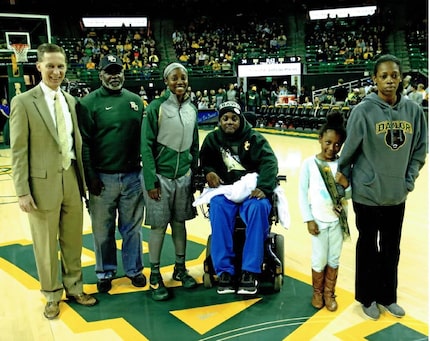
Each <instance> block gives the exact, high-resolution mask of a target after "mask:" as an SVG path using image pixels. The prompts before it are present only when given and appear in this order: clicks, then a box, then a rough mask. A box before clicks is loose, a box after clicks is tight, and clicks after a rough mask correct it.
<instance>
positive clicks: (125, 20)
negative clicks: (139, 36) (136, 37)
mask: <svg viewBox="0 0 430 341" xmlns="http://www.w3.org/2000/svg"><path fill="white" fill-rule="evenodd" d="M82 23H83V24H84V26H85V27H87V28H103V27H106V28H115V27H147V26H148V18H147V17H84V18H82Z"/></svg>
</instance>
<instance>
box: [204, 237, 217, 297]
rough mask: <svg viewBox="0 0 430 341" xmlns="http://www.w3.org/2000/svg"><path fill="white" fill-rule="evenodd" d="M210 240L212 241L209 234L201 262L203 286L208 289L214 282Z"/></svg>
mask: <svg viewBox="0 0 430 341" xmlns="http://www.w3.org/2000/svg"><path fill="white" fill-rule="evenodd" d="M211 241H212V235H209V237H208V240H207V242H206V258H205V260H204V262H203V270H204V273H203V286H204V287H205V288H207V289H210V288H212V287H213V283H214V281H215V280H214V269H213V265H212V259H211Z"/></svg>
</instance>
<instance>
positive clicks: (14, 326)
mask: <svg viewBox="0 0 430 341" xmlns="http://www.w3.org/2000/svg"><path fill="white" fill-rule="evenodd" d="M205 134H206V131H201V140H203V138H204V136H205ZM265 136H266V137H267V138H268V139H269V141H270V143H271V145H272V147H273V148H274V150H275V151H276V154H277V157H278V160H279V168H280V174H284V175H286V176H287V182H285V183H282V184H281V186H282V187H283V188H284V191H285V193H286V195H287V198H288V202H289V211H290V215H291V225H290V227H289V228H288V229H286V228H284V227H283V226H281V225H279V224H278V225H274V226H272V231H274V232H276V233H279V234H282V235H283V236H284V241H285V244H284V250H285V264H284V282H283V286H282V288H281V291H280V292H275V293H274V292H272V291H271V290H262V291H261V292H260V293H259V294H258V295H257V296H255V297H249V298H246V297H242V296H237V295H218V294H217V293H216V288H215V287H214V288H205V287H204V285H203V284H201V283H202V275H203V265H202V264H203V260H204V258H205V247H206V240H207V237H208V235H209V233H210V226H209V221H208V220H207V219H206V218H205V217H204V216H203V214H202V213H199V215H198V216H197V218H195V219H194V220H192V221H189V222H188V225H187V226H188V240H189V244H188V252H187V267H188V269H189V270H190V273H191V275H193V276H194V277H195V278H196V279H198V281H199V283H200V284H201V285H199V286H198V288H196V289H194V290H186V289H183V288H182V287H180V286H178V282H175V281H172V280H171V275H172V271H173V264H174V255H173V251H172V243H171V238H170V235H167V236H166V240H165V243H164V249H163V255H162V273H163V277H164V279H165V283H166V285H167V286H168V287H169V290H170V291H171V293H172V296H173V297H172V299H170V300H169V301H165V302H155V301H153V300H152V299H151V297H150V292H149V288H148V286H146V287H144V288H135V287H133V286H132V285H131V283H130V281H129V280H128V279H127V278H126V277H122V276H123V275H124V272H123V270H122V267H121V265H120V266H119V269H118V278H117V279H115V280H114V281H113V288H112V290H111V291H110V292H109V293H107V294H99V293H98V292H97V288H96V276H95V274H94V264H95V257H94V252H93V246H92V235H91V223H90V220H89V217H88V215H87V214H85V220H84V235H83V240H84V247H83V250H82V263H83V271H84V282H85V291H86V292H87V293H91V294H94V295H95V296H96V297H97V298H98V300H99V303H98V305H96V306H94V307H90V308H88V307H82V306H79V305H77V304H75V303H73V302H68V301H67V300H64V301H63V302H62V303H61V304H60V309H61V313H60V315H59V318H58V319H55V320H47V319H45V318H44V316H43V308H44V305H45V300H44V298H43V296H42V295H41V293H40V291H39V283H38V280H37V272H36V268H35V264H34V260H33V253H32V252H33V251H32V245H31V236H30V231H29V227H28V221H27V217H26V214H25V213H22V212H21V211H20V210H19V208H18V205H17V200H16V197H15V192H14V188H13V184H12V175H13V169H11V160H10V150H9V149H0V292H1V305H0V306H1V307H0V330H1V332H0V340H7V341H11V340H17V341H27V340H28V341H30V340H37V341H39V340H43V341H51V340H55V341H60V340H61V341H65V340H73V341H74V340H79V341H82V340H89V341H95V340H109V341H113V340H127V341H128V340H132V341H137V340H151V341H167V340H178V341H183V340H187V341H194V340H202V341H203V340H205V341H212V340H243V341H247V340H262V339H264V340H271V341H276V340H299V341H302V340H323V341H331V340H351V341H358V340H372V341H385V340H390V341H394V340H399V341H418V340H427V339H428V277H429V276H428V246H429V243H428V228H429V222H428V191H429V186H428V165H425V167H424V169H423V170H422V171H421V174H420V177H419V178H418V179H417V183H416V187H415V190H414V192H412V193H411V194H410V196H409V198H408V201H407V205H406V216H405V223H404V228H403V236H402V242H401V258H400V265H399V285H398V303H399V304H400V305H402V306H403V307H404V308H405V310H406V313H407V314H406V316H405V317H404V318H402V319H398V318H395V317H392V316H390V315H388V314H387V313H383V314H382V315H381V318H380V319H379V320H378V321H370V320H366V319H365V318H364V316H363V315H362V312H361V307H360V305H359V304H358V303H357V302H356V301H355V300H354V267H355V266H354V262H355V241H356V239H357V231H356V229H355V225H354V213H353V210H352V208H351V209H350V210H349V217H348V218H349V222H350V227H351V240H350V241H346V242H345V243H344V247H343V251H342V257H341V262H340V269H339V278H338V283H337V291H336V294H337V300H338V303H339V309H338V310H337V311H336V312H329V311H327V310H326V309H325V308H324V309H321V310H319V311H318V310H316V309H314V308H313V307H312V306H311V304H310V299H311V295H312V287H311V276H310V274H311V267H310V258H311V241H310V236H309V234H308V232H307V229H306V226H305V224H304V223H303V222H302V220H301V217H300V214H299V207H298V202H297V197H298V193H297V192H298V175H299V169H300V166H301V163H302V161H303V159H304V158H306V157H308V156H310V155H312V154H315V153H318V152H319V148H320V147H319V144H318V142H317V140H316V139H315V138H305V137H302V136H299V135H297V136H291V135H288V136H287V135H274V134H265ZM142 231H143V242H142V243H143V249H144V255H143V256H144V261H145V265H146V266H148V264H149V261H148V245H147V240H148V232H149V229H148V227H147V226H143V227H142ZM117 244H118V252H120V248H121V240H120V236H119V235H118V242H117ZM118 255H120V253H118ZM119 263H120V258H119ZM144 273H145V274H146V275H147V276H149V268H145V270H144Z"/></svg>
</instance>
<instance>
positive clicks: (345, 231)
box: [315, 159, 350, 240]
mask: <svg viewBox="0 0 430 341" xmlns="http://www.w3.org/2000/svg"><path fill="white" fill-rule="evenodd" d="M315 163H316V164H317V166H318V169H319V171H320V174H321V177H322V178H323V180H324V183H325V186H326V187H327V191H328V192H329V193H330V197H331V200H332V202H333V205H334V207H335V210H336V212H337V213H338V216H339V222H340V226H341V228H342V235H343V240H346V239H348V238H350V232H349V226H348V217H347V216H346V212H345V209H344V207H343V206H344V205H345V204H346V202H345V198H344V197H343V196H342V195H340V194H339V191H338V189H337V186H336V181H335V180H334V177H333V174H332V173H331V169H330V166H329V165H328V164H327V163H326V162H325V161H321V160H318V159H315Z"/></svg>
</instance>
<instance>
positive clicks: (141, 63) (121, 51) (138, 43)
mask: <svg viewBox="0 0 430 341" xmlns="http://www.w3.org/2000/svg"><path fill="white" fill-rule="evenodd" d="M60 40H61V41H60V43H61V45H62V46H64V47H65V49H66V52H67V54H68V56H69V63H70V65H71V66H72V67H83V68H86V69H88V70H93V69H96V68H97V66H98V64H99V62H100V60H101V59H102V58H103V56H104V55H106V54H108V53H112V54H115V55H117V56H119V57H120V58H121V59H122V62H123V67H124V70H132V69H138V70H141V69H154V68H158V67H159V63H160V56H159V53H158V51H157V47H156V41H155V40H154V38H153V36H152V34H151V32H150V31H148V30H147V29H146V28H138V29H130V28H125V27H124V28H120V29H115V30H112V29H102V30H91V31H89V32H87V33H86V35H85V36H84V37H82V38H77V39H71V38H70V39H67V38H66V39H60Z"/></svg>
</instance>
